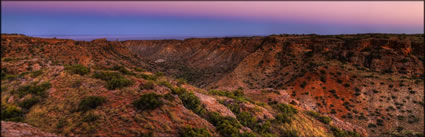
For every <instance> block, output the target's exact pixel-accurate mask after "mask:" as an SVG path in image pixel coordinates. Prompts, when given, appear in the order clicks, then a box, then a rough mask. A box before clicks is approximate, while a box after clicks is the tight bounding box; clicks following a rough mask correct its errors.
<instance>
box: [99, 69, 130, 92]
mask: <svg viewBox="0 0 425 137" xmlns="http://www.w3.org/2000/svg"><path fill="white" fill-rule="evenodd" d="M93 77H94V78H97V79H101V80H104V81H106V88H107V89H110V90H114V89H117V88H123V87H127V86H130V85H132V84H133V81H131V80H129V79H126V78H124V77H123V76H122V75H121V74H120V73H118V72H95V73H94V74H93Z"/></svg>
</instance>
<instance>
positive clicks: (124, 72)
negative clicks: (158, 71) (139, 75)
mask: <svg viewBox="0 0 425 137" xmlns="http://www.w3.org/2000/svg"><path fill="white" fill-rule="evenodd" d="M112 70H116V71H119V72H121V73H122V74H124V75H134V73H133V72H131V71H129V70H128V69H126V68H125V67H123V66H114V67H112Z"/></svg>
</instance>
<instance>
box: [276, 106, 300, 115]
mask: <svg viewBox="0 0 425 137" xmlns="http://www.w3.org/2000/svg"><path fill="white" fill-rule="evenodd" d="M273 108H275V109H277V110H278V111H279V112H282V113H286V114H297V113H298V110H297V109H296V108H294V107H293V106H292V105H290V104H274V105H273Z"/></svg>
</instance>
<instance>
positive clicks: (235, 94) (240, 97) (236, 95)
mask: <svg viewBox="0 0 425 137" xmlns="http://www.w3.org/2000/svg"><path fill="white" fill-rule="evenodd" d="M208 93H210V94H212V95H218V96H226V97H229V98H232V99H234V100H237V101H241V102H246V101H249V102H251V103H253V101H251V100H249V99H248V98H246V97H245V96H244V92H243V90H242V89H237V90H234V91H232V92H230V91H223V90H217V89H211V90H209V91H208Z"/></svg>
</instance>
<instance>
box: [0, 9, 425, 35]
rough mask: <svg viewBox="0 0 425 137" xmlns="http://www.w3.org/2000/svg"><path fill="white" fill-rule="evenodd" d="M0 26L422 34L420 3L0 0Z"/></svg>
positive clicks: (54, 30)
mask: <svg viewBox="0 0 425 137" xmlns="http://www.w3.org/2000/svg"><path fill="white" fill-rule="evenodd" d="M1 4H2V11H1V15H2V21H1V25H2V26H1V29H2V33H22V34H26V35H53V36H59V35H80V36H81V35H97V36H98V35H115V36H117V35H120V36H145V37H163V36H195V37H205V36H249V35H270V34H281V33H296V34H301V33H316V34H347V33H423V32H424V31H423V29H424V2H423V1H410V2H390V1H375V2H365V1H342V2H330V1H319V2H311V1H309V2H307V1H302V2H294V1H268V2H258V1H257V2H240V1H232V2H226V1H204V2H197V1H175V2H166V1H160V2H151V1H133V2H131V1H126V2H118V1H111V2H105V1H98V2H84V1H79V2H69V1H63V2H48V1H44V2H28V1H27V2H24V1H20V2H11V1H9V2H4V1H2V3H1Z"/></svg>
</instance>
